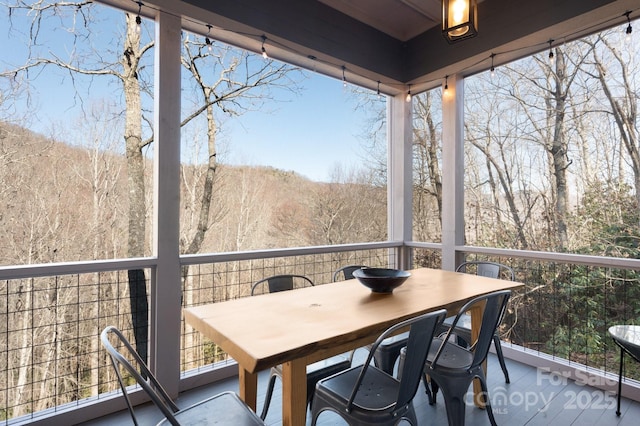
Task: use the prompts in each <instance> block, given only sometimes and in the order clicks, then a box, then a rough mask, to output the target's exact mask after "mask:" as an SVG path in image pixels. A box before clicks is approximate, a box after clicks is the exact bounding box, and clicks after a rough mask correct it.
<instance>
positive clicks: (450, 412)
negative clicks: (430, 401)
mask: <svg viewBox="0 0 640 426" xmlns="http://www.w3.org/2000/svg"><path fill="white" fill-rule="evenodd" d="M450 384H451V383H450ZM453 387H456V385H453ZM450 390H451V389H449V388H442V394H443V395H444V406H445V408H446V410H447V420H448V422H449V426H464V417H465V411H466V404H465V401H464V395H465V393H466V389H465V390H464V391H463V392H456V390H453V392H450Z"/></svg>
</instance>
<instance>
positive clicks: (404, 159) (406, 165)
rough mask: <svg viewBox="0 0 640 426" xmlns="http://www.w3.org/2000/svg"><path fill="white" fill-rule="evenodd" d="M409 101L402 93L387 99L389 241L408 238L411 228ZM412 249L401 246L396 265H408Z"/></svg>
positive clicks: (410, 109)
mask: <svg viewBox="0 0 640 426" xmlns="http://www.w3.org/2000/svg"><path fill="white" fill-rule="evenodd" d="M411 114H412V103H411V102H407V101H406V100H405V96H404V95H403V94H400V95H396V96H394V97H389V98H388V102H387V123H388V126H387V128H388V133H387V225H388V233H389V240H390V241H402V242H404V241H411V239H412V229H413V167H412V166H413V161H412V160H413V147H412V144H413V128H412V122H411ZM411 264H412V262H411V251H410V250H408V249H407V248H405V247H402V248H401V249H400V250H399V251H398V253H397V259H396V267H397V268H400V269H410V268H411V266H412V265H411Z"/></svg>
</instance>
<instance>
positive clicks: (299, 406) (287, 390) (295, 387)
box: [282, 359, 307, 426]
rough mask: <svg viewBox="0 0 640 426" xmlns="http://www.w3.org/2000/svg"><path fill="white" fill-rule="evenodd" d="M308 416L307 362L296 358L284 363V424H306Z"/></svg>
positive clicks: (296, 425) (286, 425)
mask: <svg viewBox="0 0 640 426" xmlns="http://www.w3.org/2000/svg"><path fill="white" fill-rule="evenodd" d="M306 418H307V364H306V362H305V360H304V359H295V360H293V361H290V362H285V363H284V364H282V425H283V426H300V425H304V424H305V423H306Z"/></svg>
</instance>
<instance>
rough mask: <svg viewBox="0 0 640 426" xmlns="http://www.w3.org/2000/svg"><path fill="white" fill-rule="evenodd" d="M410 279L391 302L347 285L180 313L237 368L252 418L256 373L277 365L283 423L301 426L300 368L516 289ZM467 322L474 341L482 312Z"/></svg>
mask: <svg viewBox="0 0 640 426" xmlns="http://www.w3.org/2000/svg"><path fill="white" fill-rule="evenodd" d="M410 272H411V276H410V277H409V278H408V279H407V280H406V281H405V282H404V284H403V285H402V286H400V287H398V288H396V289H395V290H394V291H393V293H391V294H379V293H373V292H371V291H370V290H369V289H368V288H366V287H365V286H363V285H362V284H360V283H359V282H358V281H357V280H356V279H352V280H347V281H339V282H335V283H330V284H323V285H316V286H314V287H306V288H302V289H297V290H292V291H284V292H278V293H271V294H265V295H260V296H253V297H246V298H242V299H235V300H229V301H225V302H219V303H212V304H207V305H200V306H195V307H190V308H185V309H184V317H185V320H186V321H187V323H188V324H189V325H191V326H192V327H193V328H195V329H196V330H198V331H199V332H201V333H202V334H203V335H205V336H206V337H207V338H209V339H211V340H212V341H213V342H214V343H216V344H217V345H218V346H220V347H221V348H222V349H223V350H224V351H225V352H227V353H228V354H229V356H231V357H232V358H233V359H234V360H235V361H236V362H237V363H238V367H239V394H240V397H241V398H242V399H243V400H244V401H245V402H246V403H247V404H248V405H249V406H250V407H251V408H252V409H253V410H255V409H256V396H257V382H258V372H259V371H261V370H265V369H268V368H270V367H273V366H275V365H278V364H282V373H283V377H282V379H283V380H282V394H283V396H282V423H283V425H291V426H300V425H304V424H305V418H306V366H307V365H309V364H311V363H313V362H316V361H319V360H322V359H326V358H328V357H331V356H334V355H338V354H341V353H344V352H347V351H349V350H352V349H356V348H359V347H362V346H365V345H367V344H369V343H371V342H372V341H374V340H375V339H376V338H377V337H378V336H379V335H380V334H381V333H382V332H383V331H384V330H386V329H387V328H388V327H390V326H391V325H393V324H396V323H398V322H400V321H402V320H404V319H407V318H411V317H414V316H416V315H420V314H423V313H426V312H431V311H435V310H438V309H443V308H444V309H446V310H447V312H448V314H449V315H455V314H456V313H457V312H458V310H459V309H460V308H461V307H462V306H463V305H464V304H465V303H466V302H467V301H469V300H471V299H473V298H474V297H476V296H480V295H484V294H487V293H491V292H494V291H499V290H507V289H515V288H518V287H520V286H522V285H523V284H522V283H518V282H514V281H505V280H499V279H493V278H487V277H481V276H477V275H471V274H464V273H459V272H451V271H444V270H440V269H429V268H419V269H413V270H411V271H410ZM471 316H472V334H473V333H474V332H475V333H477V330H478V327H479V324H480V321H481V317H482V312H479V311H478V310H476V312H471ZM476 392H479V389H477V390H476Z"/></svg>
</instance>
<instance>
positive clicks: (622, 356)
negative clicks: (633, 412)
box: [616, 346, 624, 417]
mask: <svg viewBox="0 0 640 426" xmlns="http://www.w3.org/2000/svg"><path fill="white" fill-rule="evenodd" d="M623 368H624V349H623V348H622V346H621V347H620V374H618V408H617V409H616V416H618V417H620V398H621V396H622V372H623Z"/></svg>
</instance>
